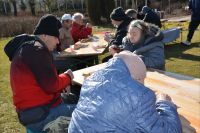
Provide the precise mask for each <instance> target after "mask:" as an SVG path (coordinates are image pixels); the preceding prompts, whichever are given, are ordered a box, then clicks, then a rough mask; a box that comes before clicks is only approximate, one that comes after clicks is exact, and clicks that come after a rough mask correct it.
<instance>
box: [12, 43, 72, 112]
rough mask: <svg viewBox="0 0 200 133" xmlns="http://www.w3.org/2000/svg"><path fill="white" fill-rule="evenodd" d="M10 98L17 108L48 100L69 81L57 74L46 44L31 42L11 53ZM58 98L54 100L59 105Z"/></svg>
mask: <svg viewBox="0 0 200 133" xmlns="http://www.w3.org/2000/svg"><path fill="white" fill-rule="evenodd" d="M10 82H11V88H12V91H13V102H14V105H15V106H16V109H17V110H23V109H27V108H31V107H35V106H39V105H45V104H48V103H50V102H51V101H52V100H53V99H55V98H57V97H59V96H60V92H61V91H62V90H63V89H64V88H65V87H66V86H68V85H69V84H70V82H71V79H70V77H69V76H68V75H66V74H60V75H57V71H56V68H55V66H54V64H53V58H52V55H51V53H50V52H49V50H48V49H47V47H46V46H44V45H42V46H35V45H34V42H32V43H31V44H28V45H25V46H24V47H22V48H21V49H20V50H19V51H18V52H17V53H16V54H15V56H14V58H13V59H12V63H11V69H10ZM60 102H61V99H60V100H59V101H58V102H57V103H56V104H54V106H56V105H58V104H59V103H60Z"/></svg>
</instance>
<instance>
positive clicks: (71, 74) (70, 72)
mask: <svg viewBox="0 0 200 133" xmlns="http://www.w3.org/2000/svg"><path fill="white" fill-rule="evenodd" d="M64 73H65V74H67V75H69V76H70V78H71V80H72V79H74V74H73V72H72V70H71V69H68V70H67V71H66V72H64Z"/></svg>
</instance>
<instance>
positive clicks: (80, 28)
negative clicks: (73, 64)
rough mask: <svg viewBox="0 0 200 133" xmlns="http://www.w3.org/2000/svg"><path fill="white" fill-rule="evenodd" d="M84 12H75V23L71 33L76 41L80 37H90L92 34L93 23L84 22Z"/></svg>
mask: <svg viewBox="0 0 200 133" xmlns="http://www.w3.org/2000/svg"><path fill="white" fill-rule="evenodd" d="M83 18H84V16H83V14H81V13H75V14H74V15H73V24H72V30H71V34H72V37H73V39H74V43H76V42H78V41H79V40H80V39H84V38H88V35H91V34H92V25H91V24H90V23H87V24H86V25H84V23H83Z"/></svg>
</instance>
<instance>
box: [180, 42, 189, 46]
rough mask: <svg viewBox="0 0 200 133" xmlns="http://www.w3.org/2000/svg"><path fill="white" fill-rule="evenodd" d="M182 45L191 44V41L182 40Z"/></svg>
mask: <svg viewBox="0 0 200 133" xmlns="http://www.w3.org/2000/svg"><path fill="white" fill-rule="evenodd" d="M181 44H182V45H185V46H190V45H191V42H189V41H184V42H181Z"/></svg>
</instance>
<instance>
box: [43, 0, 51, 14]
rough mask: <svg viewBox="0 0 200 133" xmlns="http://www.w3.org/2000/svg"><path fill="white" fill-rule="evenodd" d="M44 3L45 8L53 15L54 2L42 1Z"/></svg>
mask: <svg viewBox="0 0 200 133" xmlns="http://www.w3.org/2000/svg"><path fill="white" fill-rule="evenodd" d="M42 1H43V3H44V4H45V6H46V7H47V8H48V11H49V13H51V2H52V0H42ZM46 7H45V8H46Z"/></svg>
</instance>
